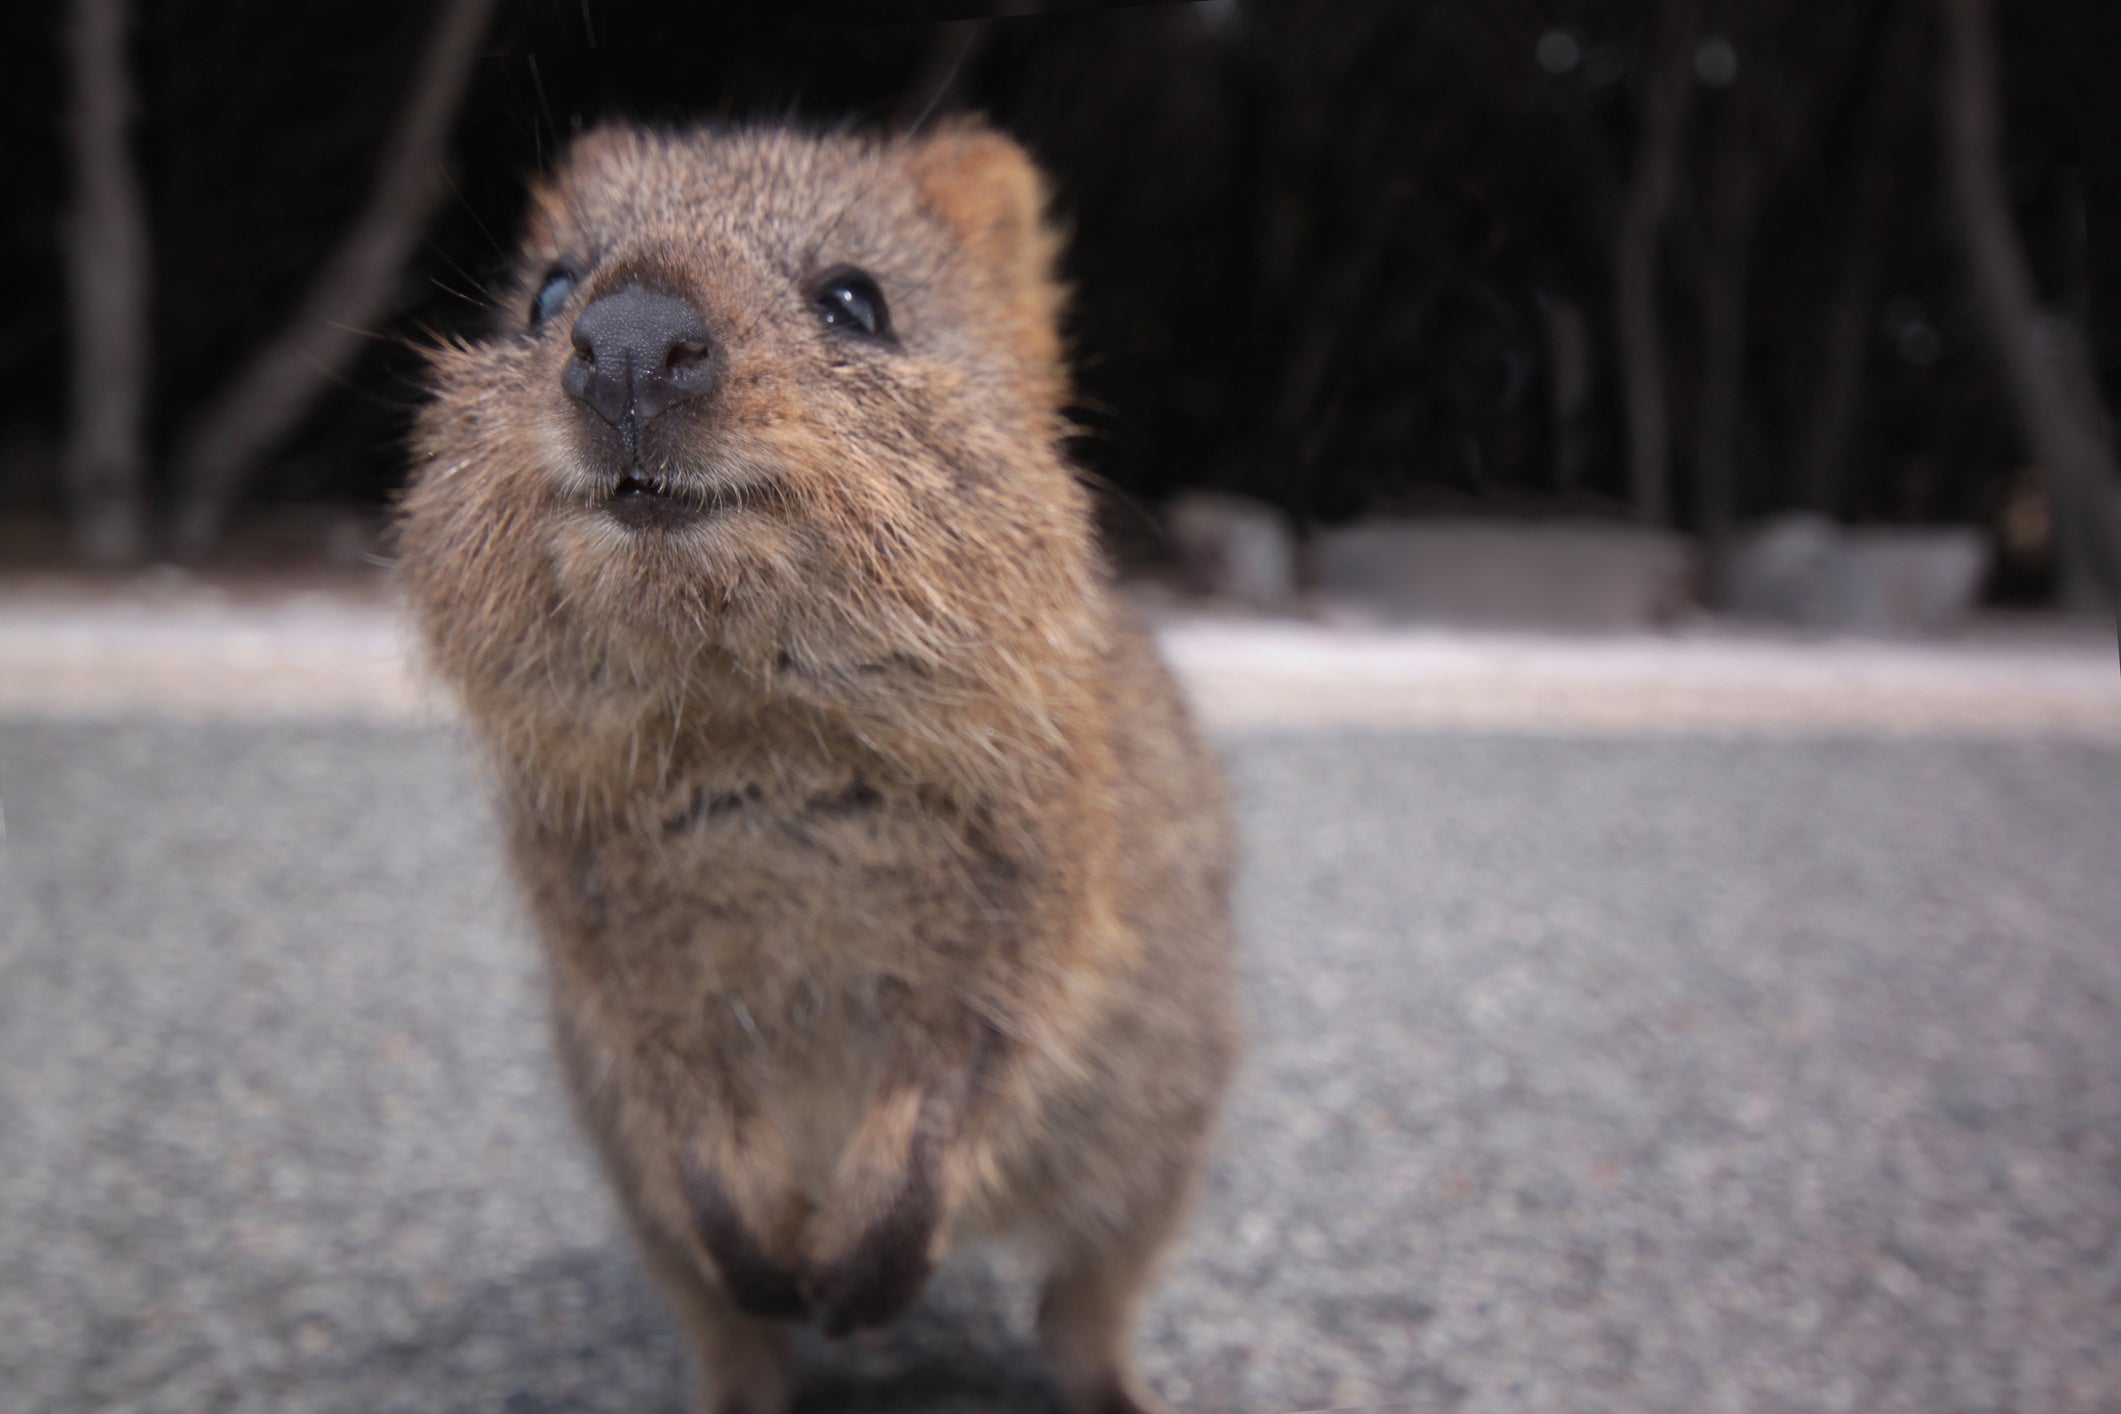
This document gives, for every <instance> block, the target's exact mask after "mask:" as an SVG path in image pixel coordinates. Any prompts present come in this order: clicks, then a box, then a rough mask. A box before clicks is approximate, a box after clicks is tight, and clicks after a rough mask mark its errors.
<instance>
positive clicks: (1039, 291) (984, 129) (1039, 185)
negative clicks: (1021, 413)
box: [913, 117, 1066, 403]
mask: <svg viewBox="0 0 2121 1414" xmlns="http://www.w3.org/2000/svg"><path fill="white" fill-rule="evenodd" d="M915 142H916V147H915V151H914V157H913V162H914V174H915V179H916V180H917V181H918V183H919V185H920V191H921V195H922V196H923V197H924V198H925V199H926V201H927V202H928V204H929V205H930V206H931V207H933V208H934V209H935V211H936V212H937V213H939V214H940V215H941V216H942V218H943V220H944V221H946V222H947V223H948V224H949V225H950V227H951V229H952V230H953V231H955V232H956V233H957V238H958V241H959V242H960V244H961V245H962V247H963V249H964V251H965V252H966V254H967V256H969V257H970V259H971V261H972V263H973V264H974V265H975V266H977V267H978V268H980V269H982V270H985V271H987V272H990V273H991V275H992V276H993V278H994V282H995V288H996V291H997V293H999V294H1000V295H1001V297H1002V302H1003V305H1004V316H1003V317H1004V320H1005V323H1006V333H1007V334H1008V337H1009V341H1010V343H1011V344H1012V345H1013V346H1014V347H1015V348H1016V349H1017V350H1018V351H1019V352H1020V353H1021V354H1022V355H1023V356H1024V357H1025V359H1026V360H1027V363H1028V365H1029V366H1030V368H1032V369H1042V370H1050V372H1051V377H1052V387H1051V389H1050V390H1047V391H1048V392H1050V396H1051V397H1052V399H1053V400H1054V401H1055V402H1056V403H1057V402H1058V399H1059V397H1060V395H1061V386H1062V383H1063V382H1064V379H1063V376H1062V373H1061V341H1060V315H1061V306H1062V304H1063V302H1064V300H1065V297H1066V292H1065V290H1064V289H1063V288H1062V286H1061V284H1060V281H1059V278H1058V276H1057V273H1056V270H1055V266H1056V264H1057V262H1058V258H1059V254H1060V243H1061V238H1060V233H1059V231H1057V230H1056V229H1055V228H1054V225H1053V223H1052V222H1051V221H1050V220H1049V219H1048V216H1047V202H1048V199H1049V198H1048V192H1047V187H1046V179H1045V177H1044V176H1043V175H1041V173H1040V172H1039V170H1038V167H1037V165H1036V164H1034V163H1033V162H1032V160H1031V157H1030V155H1029V154H1028V153H1026V152H1025V151H1024V149H1023V148H1021V147H1019V146H1018V145H1017V144H1016V142H1015V141H1014V140H1013V139H1011V138H1009V137H1007V136H1005V135H1003V134H1001V133H999V132H996V131H995V130H994V129H993V128H991V127H989V126H988V125H987V124H986V123H985V122H984V121H982V120H980V119H978V118H970V117H953V118H949V119H946V120H945V121H944V122H942V123H941V124H939V125H937V127H936V128H935V129H934V131H933V132H931V133H930V134H929V135H928V136H926V137H922V138H918V139H916V140H915ZM1042 396H1046V393H1042Z"/></svg>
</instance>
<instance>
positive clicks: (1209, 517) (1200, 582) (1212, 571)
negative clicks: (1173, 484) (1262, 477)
mask: <svg viewBox="0 0 2121 1414" xmlns="http://www.w3.org/2000/svg"><path fill="white" fill-rule="evenodd" d="M1164 518H1165V520H1166V522H1167V523H1168V524H1169V525H1170V528H1171V542H1172V545H1173V547H1174V548H1175V549H1176V550H1177V551H1178V557H1179V563H1180V567H1181V569H1182V571H1183V573H1184V575H1185V578H1186V582H1187V585H1188V587H1190V588H1192V589H1194V590H1196V591H1197V592H1199V593H1203V594H1213V595H1215V596H1217V597H1219V598H1225V599H1232V600H1235V601H1237V602H1238V603H1241V604H1246V605H1249V606H1250V607H1252V608H1255V609H1285V608H1287V607H1289V606H1290V605H1291V604H1292V603H1293V602H1294V601H1295V598H1296V545H1295V538H1294V536H1293V535H1291V533H1290V531H1289V524H1288V522H1287V520H1285V519H1284V518H1283V517H1282V514H1281V512H1280V511H1277V510H1276V509H1274V507H1272V506H1270V505H1268V504H1266V503H1265V502H1264V501H1255V500H1252V499H1251V498H1249V497H1246V496H1233V495H1230V494H1228V493H1225V492H1221V491H1185V492H1181V493H1180V494H1179V495H1177V496H1175V497H1173V498H1172V500H1171V502H1170V504H1169V505H1168V506H1166V507H1165V509H1164Z"/></svg>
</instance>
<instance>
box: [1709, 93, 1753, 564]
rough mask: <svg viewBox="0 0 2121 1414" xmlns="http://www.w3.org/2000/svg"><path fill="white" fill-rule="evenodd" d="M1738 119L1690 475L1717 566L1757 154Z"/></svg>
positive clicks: (1729, 506)
mask: <svg viewBox="0 0 2121 1414" xmlns="http://www.w3.org/2000/svg"><path fill="white" fill-rule="evenodd" d="M1749 127H1750V125H1745V124H1741V125H1740V131H1739V141H1738V142H1737V143H1735V144H1733V146H1732V148H1730V149H1728V154H1729V155H1728V158H1727V160H1726V161H1725V162H1723V163H1722V164H1721V166H1722V171H1721V172H1720V173H1718V174H1717V177H1716V178H1715V179H1714V191H1713V195H1712V198H1711V199H1712V202H1713V207H1712V209H1711V210H1710V212H1709V225H1710V235H1709V241H1710V258H1709V261H1708V267H1709V268H1708V270H1707V272H1706V279H1705V282H1704V289H1703V291H1702V310H1701V411H1700V415H1699V416H1698V417H1697V418H1696V427H1695V439H1696V441H1695V448H1694V477H1695V490H1696V493H1697V499H1698V511H1699V515H1700V518H1701V535H1702V539H1703V540H1704V541H1706V542H1707V546H1708V552H1709V563H1710V564H1711V565H1715V566H1721V565H1722V564H1723V562H1724V559H1725V555H1726V552H1728V551H1729V549H1730V545H1731V537H1732V534H1733V529H1734V525H1733V522H1734V520H1735V518H1736V514H1737V490H1738V471H1739V455H1738V438H1739V429H1740V427H1741V425H1742V423H1743V421H1744V414H1745V343H1746V291H1747V286H1748V284H1749V283H1750V281H1751V278H1752V246H1753V227H1754V223H1755V221H1756V220H1757V219H1758V211H1757V209H1756V206H1757V203H1756V201H1755V194H1756V193H1757V191H1758V190H1759V186H1760V180H1761V174H1760V172H1759V171H1758V170H1757V166H1758V164H1759V163H1760V161H1761V157H1760V155H1759V154H1758V153H1757V152H1756V151H1754V150H1753V149H1754V146H1755V144H1753V143H1752V142H1751V141H1750V138H1751V133H1750V131H1749Z"/></svg>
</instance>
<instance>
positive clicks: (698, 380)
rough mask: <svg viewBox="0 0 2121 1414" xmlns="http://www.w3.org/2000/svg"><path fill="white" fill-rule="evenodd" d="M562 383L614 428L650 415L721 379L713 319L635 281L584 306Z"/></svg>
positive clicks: (695, 393)
mask: <svg viewBox="0 0 2121 1414" xmlns="http://www.w3.org/2000/svg"><path fill="white" fill-rule="evenodd" d="M560 382H561V384H562V385H563V386H564V387H565V388H566V389H567V392H568V394H569V395H570V396H572V397H574V398H577V399H579V400H580V401H581V402H583V403H585V404H587V405H588V406H589V407H590V408H591V409H593V410H594V411H595V412H596V414H597V416H599V417H601V418H603V419H604V420H605V421H606V422H608V423H610V424H612V426H614V427H617V426H619V425H620V424H621V423H622V422H625V421H627V420H628V419H633V420H636V421H638V422H646V421H647V420H648V419H650V418H652V417H654V416H655V415H656V414H658V413H660V412H662V411H663V410H664V409H665V408H668V407H672V406H674V405H675V404H677V403H681V402H683V401H684V400H685V399H687V398H696V397H699V396H700V395H701V394H703V393H705V392H706V391H707V390H708V389H710V388H712V387H713V386H714V345H713V341H712V340H711V339H710V338H709V337H708V333H707V321H706V319H705V318H703V317H702V316H701V314H700V312H699V311H698V310H696V309H694V308H693V307H692V306H691V305H689V304H687V303H685V302H684V301H683V300H681V299H673V298H671V297H670V296H669V295H659V294H657V293H655V292H654V291H653V290H647V289H643V288H642V287H641V286H639V285H628V286H626V287H625V288H624V289H622V290H616V291H614V292H612V293H611V294H608V295H606V296H604V297H603V298H602V299H600V300H598V301H596V302H595V303H594V304H592V305H590V306H589V308H587V309H585V310H583V311H582V317H581V318H580V319H577V320H576V321H575V325H574V357H573V358H571V359H569V360H568V361H567V371H566V372H565V373H564V374H562V375H561V378H560Z"/></svg>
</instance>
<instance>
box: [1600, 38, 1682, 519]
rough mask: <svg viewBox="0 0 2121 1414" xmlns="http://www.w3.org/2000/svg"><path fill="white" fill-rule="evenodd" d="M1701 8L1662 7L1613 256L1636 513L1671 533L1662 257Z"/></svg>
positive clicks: (1630, 480) (1669, 448) (1630, 465)
mask: <svg viewBox="0 0 2121 1414" xmlns="http://www.w3.org/2000/svg"><path fill="white" fill-rule="evenodd" d="M1695 8H1696V7H1695V4H1694V0H1671V3H1669V4H1667V5H1666V6H1664V7H1663V8H1662V12H1661V13H1662V18H1661V21H1660V23H1659V26H1658V31H1659V32H1658V35H1657V38H1656V40H1655V41H1654V43H1653V45H1652V48H1651V54H1650V73H1649V77H1648V83H1647V86H1646V91H1645V93H1644V96H1643V105H1642V122H1641V127H1640V130H1639V133H1638V136H1637V138H1636V143H1635V163H1634V169H1633V171H1632V173H1631V174H1630V176H1629V180H1628V190H1627V195H1626V197H1625V199H1624V200H1623V202H1622V205H1621V212H1620V226H1619V230H1618V232H1617V233H1616V235H1615V239H1614V248H1613V306H1614V321H1615V327H1616V329H1617V332H1618V335H1619V343H1620V381H1621V396H1622V398H1623V400H1624V403H1625V411H1626V416H1627V430H1628V486H1629V491H1630V494H1631V497H1632V499H1633V501H1634V503H1635V514H1636V515H1637V516H1639V517H1641V518H1642V519H1643V520H1645V521H1648V522H1649V523H1650V524H1652V525H1666V524H1669V523H1670V521H1671V518H1672V496H1671V470H1670V461H1671V438H1672V431H1671V406H1670V404H1671V397H1670V393H1669V391H1668V390H1667V388H1666V385H1665V368H1664V337H1663V328H1662V324H1661V321H1660V320H1659V317H1658V302H1657V285H1658V281H1657V269H1658V260H1657V251H1658V246H1659V243H1660V237H1661V234H1662V232H1663V229H1664V223H1665V219H1666V217H1667V215H1668V214H1669V213H1670V211H1671V207H1672V190H1673V186H1674V184H1675V183H1676V181H1677V179H1678V174H1679V158H1680V151H1681V140H1682V138H1683V137H1684V136H1685V132H1686V114H1687V102H1688V98H1689V96H1690V95H1691V92H1692V90H1693V76H1692V74H1691V72H1690V65H1691V61H1692V54H1693V47H1694V31H1695Z"/></svg>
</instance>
